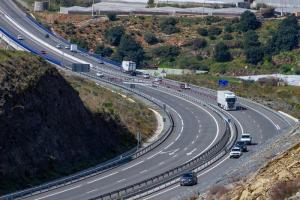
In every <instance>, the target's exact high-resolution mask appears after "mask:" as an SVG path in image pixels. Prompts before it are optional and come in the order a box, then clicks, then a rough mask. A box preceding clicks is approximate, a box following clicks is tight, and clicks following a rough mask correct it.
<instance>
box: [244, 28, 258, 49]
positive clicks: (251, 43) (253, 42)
mask: <svg viewBox="0 0 300 200" xmlns="http://www.w3.org/2000/svg"><path fill="white" fill-rule="evenodd" d="M259 46H260V42H259V41H258V35H257V33H256V32H255V31H253V30H250V31H247V32H246V33H244V41H243V47H244V49H247V48H249V47H259Z"/></svg>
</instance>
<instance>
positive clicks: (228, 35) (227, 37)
mask: <svg viewBox="0 0 300 200" xmlns="http://www.w3.org/2000/svg"><path fill="white" fill-rule="evenodd" d="M232 39H233V37H232V35H231V34H229V33H226V34H224V35H223V40H232Z"/></svg>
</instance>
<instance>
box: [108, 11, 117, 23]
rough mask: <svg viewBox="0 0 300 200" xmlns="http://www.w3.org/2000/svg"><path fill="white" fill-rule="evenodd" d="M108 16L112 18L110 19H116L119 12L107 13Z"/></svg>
mask: <svg viewBox="0 0 300 200" xmlns="http://www.w3.org/2000/svg"><path fill="white" fill-rule="evenodd" d="M106 16H107V18H108V19H109V20H110V21H116V19H117V14H116V13H107V15H106Z"/></svg>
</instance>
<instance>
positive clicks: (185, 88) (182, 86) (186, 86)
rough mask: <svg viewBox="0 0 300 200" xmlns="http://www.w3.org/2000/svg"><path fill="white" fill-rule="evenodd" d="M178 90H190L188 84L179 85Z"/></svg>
mask: <svg viewBox="0 0 300 200" xmlns="http://www.w3.org/2000/svg"><path fill="white" fill-rule="evenodd" d="M180 88H181V89H183V90H187V89H191V87H190V85H189V84H188V83H180Z"/></svg>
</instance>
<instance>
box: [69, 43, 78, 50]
mask: <svg viewBox="0 0 300 200" xmlns="http://www.w3.org/2000/svg"><path fill="white" fill-rule="evenodd" d="M70 50H71V51H72V52H77V51H78V47H77V44H71V46H70Z"/></svg>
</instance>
